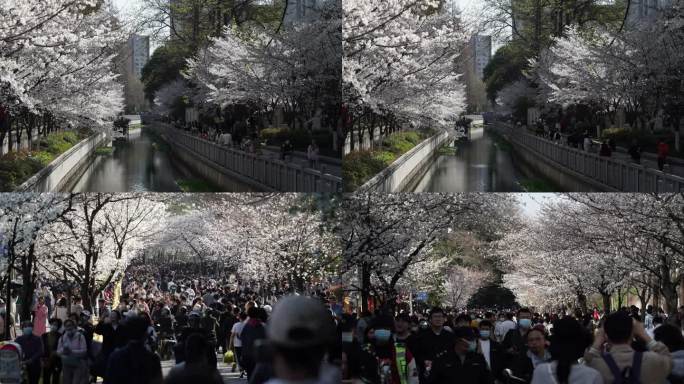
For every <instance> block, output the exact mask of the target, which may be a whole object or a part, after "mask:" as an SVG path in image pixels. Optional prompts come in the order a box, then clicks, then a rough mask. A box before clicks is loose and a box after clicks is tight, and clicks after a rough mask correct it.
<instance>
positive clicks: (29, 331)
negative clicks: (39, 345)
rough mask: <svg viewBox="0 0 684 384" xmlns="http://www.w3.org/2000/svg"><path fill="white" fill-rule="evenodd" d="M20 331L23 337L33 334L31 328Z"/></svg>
mask: <svg viewBox="0 0 684 384" xmlns="http://www.w3.org/2000/svg"><path fill="white" fill-rule="evenodd" d="M21 331H22V332H24V335H25V336H28V335H30V334H32V333H33V327H26V328H22V329H21Z"/></svg>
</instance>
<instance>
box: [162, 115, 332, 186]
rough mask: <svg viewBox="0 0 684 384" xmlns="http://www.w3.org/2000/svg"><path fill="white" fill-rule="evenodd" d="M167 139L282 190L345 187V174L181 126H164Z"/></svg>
mask: <svg viewBox="0 0 684 384" xmlns="http://www.w3.org/2000/svg"><path fill="white" fill-rule="evenodd" d="M164 130H165V131H166V132H168V133H169V134H168V135H165V136H167V140H169V141H171V142H173V143H175V144H177V145H180V146H183V147H184V148H186V149H187V150H189V151H191V152H192V153H193V154H194V155H195V156H198V157H200V158H202V159H204V160H206V161H208V162H210V163H213V164H215V165H218V166H219V167H222V168H225V169H227V170H228V171H230V172H234V173H236V174H238V175H240V176H242V177H245V178H247V179H250V180H253V181H255V182H256V183H258V184H261V185H264V186H266V187H268V188H270V189H272V190H275V191H281V192H331V193H337V192H341V191H342V178H341V177H338V176H334V175H331V174H327V173H322V172H320V171H317V170H314V169H309V168H304V167H301V166H299V165H296V164H291V163H287V162H284V161H281V160H277V159H271V158H267V157H264V156H259V155H256V154H253V153H247V152H244V151H241V150H237V149H234V148H228V147H224V146H220V145H218V144H216V143H214V142H212V141H209V140H205V139H202V138H200V137H196V136H192V135H190V134H187V133H185V132H183V131H181V130H179V129H176V128H172V127H169V126H166V127H164Z"/></svg>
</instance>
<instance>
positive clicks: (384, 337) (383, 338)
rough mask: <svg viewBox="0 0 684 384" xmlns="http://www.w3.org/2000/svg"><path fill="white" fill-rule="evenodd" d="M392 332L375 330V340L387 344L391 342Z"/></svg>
mask: <svg viewBox="0 0 684 384" xmlns="http://www.w3.org/2000/svg"><path fill="white" fill-rule="evenodd" d="M390 336H392V332H390V331H389V329H377V330H375V340H376V341H378V342H380V343H386V342H388V341H389V339H390Z"/></svg>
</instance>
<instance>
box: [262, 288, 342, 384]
mask: <svg viewBox="0 0 684 384" xmlns="http://www.w3.org/2000/svg"><path fill="white" fill-rule="evenodd" d="M266 335H267V338H268V342H269V344H270V346H271V347H272V351H273V359H272V361H273V373H274V378H272V379H271V380H269V381H268V382H267V384H295V383H297V384H304V383H306V384H314V383H316V384H322V383H327V382H328V380H326V376H327V374H326V373H325V371H326V370H325V369H324V368H323V367H324V365H325V364H324V357H325V354H326V349H327V348H328V347H329V346H330V344H332V343H333V341H334V335H335V329H334V324H333V320H332V317H331V315H330V313H329V312H328V311H326V309H325V307H324V306H323V304H321V302H320V300H315V299H312V298H309V297H305V296H294V295H293V296H287V297H285V298H283V299H281V300H280V301H278V302H277V303H276V305H275V307H274V308H273V313H272V315H271V318H270V319H269V322H268V326H267V327H266ZM340 380H341V378H338V379H337V382H339V381H340Z"/></svg>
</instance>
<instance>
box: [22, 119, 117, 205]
mask: <svg viewBox="0 0 684 384" xmlns="http://www.w3.org/2000/svg"><path fill="white" fill-rule="evenodd" d="M108 141H109V137H108V136H107V134H106V133H105V132H98V133H96V134H94V135H92V136H90V137H89V138H87V139H85V140H83V141H81V142H80V143H78V144H76V145H75V146H73V147H72V148H70V149H69V150H68V151H66V152H64V153H62V154H61V155H59V156H58V157H57V158H56V159H54V160H53V161H52V162H51V163H50V164H48V166H47V167H45V168H43V169H42V170H41V171H40V172H38V173H36V174H35V175H33V177H31V178H30V179H28V180H26V181H25V182H24V183H23V184H22V185H20V186H19V187H18V188H17V189H16V190H15V191H16V192H55V191H59V190H61V189H62V188H63V187H64V185H65V184H67V183H68V182H69V179H70V178H72V177H73V176H74V175H76V174H78V170H79V169H81V167H83V166H84V165H86V164H87V163H88V162H89V161H90V157H91V156H92V155H93V153H94V152H95V150H96V149H97V148H98V147H100V146H102V145H103V144H105V143H107V142H108Z"/></svg>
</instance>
